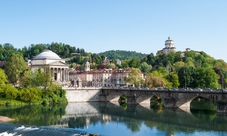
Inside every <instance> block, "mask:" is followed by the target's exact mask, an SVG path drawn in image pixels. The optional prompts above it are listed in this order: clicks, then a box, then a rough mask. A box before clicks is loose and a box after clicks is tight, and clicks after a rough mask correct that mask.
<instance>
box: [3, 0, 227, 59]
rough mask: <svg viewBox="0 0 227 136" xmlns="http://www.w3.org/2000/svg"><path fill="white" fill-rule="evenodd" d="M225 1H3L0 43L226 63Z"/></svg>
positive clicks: (226, 20) (226, 25) (226, 12)
mask: <svg viewBox="0 0 227 136" xmlns="http://www.w3.org/2000/svg"><path fill="white" fill-rule="evenodd" d="M226 6H227V1H226V0H32V1H31V0H1V1H0V44H4V43H11V44H12V45H13V46H14V47H16V48H22V47H24V46H27V47H28V46H30V45H31V44H38V43H51V42H62V43H65V44H69V45H71V46H75V47H77V48H84V49H85V51H87V52H92V53H99V52H104V51H107V50H130V51H137V52H141V53H147V54H149V53H151V52H153V53H156V52H157V50H160V49H162V48H164V42H165V40H166V39H167V38H168V37H169V36H170V37H171V39H173V40H174V42H175V46H176V48H177V50H181V51H183V50H185V48H191V49H193V50H197V51H205V52H206V53H208V54H209V55H211V56H213V57H215V58H216V59H223V60H225V61H227V55H226V49H227V42H226V40H225V39H226V36H227V8H226Z"/></svg>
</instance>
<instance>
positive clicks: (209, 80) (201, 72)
mask: <svg viewBox="0 0 227 136" xmlns="http://www.w3.org/2000/svg"><path fill="white" fill-rule="evenodd" d="M195 77H196V78H195V80H194V87H200V88H206V87H208V88H219V87H220V85H219V84H218V79H219V78H220V77H219V76H218V75H217V74H216V73H215V71H214V70H213V69H211V68H203V67H199V68H197V69H195Z"/></svg>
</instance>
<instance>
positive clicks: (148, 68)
mask: <svg viewBox="0 0 227 136" xmlns="http://www.w3.org/2000/svg"><path fill="white" fill-rule="evenodd" d="M139 68H140V70H141V71H142V72H143V73H144V74H145V75H147V74H149V73H150V71H151V69H152V66H151V65H148V64H147V63H146V62H143V63H142V64H141V65H140V67H139Z"/></svg>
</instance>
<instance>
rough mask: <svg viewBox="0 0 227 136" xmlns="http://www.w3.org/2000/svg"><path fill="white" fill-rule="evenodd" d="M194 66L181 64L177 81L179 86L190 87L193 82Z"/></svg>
mask: <svg viewBox="0 0 227 136" xmlns="http://www.w3.org/2000/svg"><path fill="white" fill-rule="evenodd" d="M194 75H195V68H194V67H192V66H183V67H182V68H181V69H180V70H179V72H178V77H179V82H180V86H181V87H188V86H189V87H191V86H192V84H193V82H194Z"/></svg>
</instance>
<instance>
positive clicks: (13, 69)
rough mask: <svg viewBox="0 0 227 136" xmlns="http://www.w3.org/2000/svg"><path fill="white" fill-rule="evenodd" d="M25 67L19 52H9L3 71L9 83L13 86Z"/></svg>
mask: <svg viewBox="0 0 227 136" xmlns="http://www.w3.org/2000/svg"><path fill="white" fill-rule="evenodd" d="M26 69H27V67H26V64H25V61H24V59H23V57H22V56H21V55H19V54H15V53H13V54H11V55H10V57H9V58H8V59H7V61H6V67H5V72H6V75H7V77H8V80H9V82H10V83H12V84H13V85H14V86H15V85H16V84H17V82H18V80H19V78H20V76H23V75H22V74H23V72H24V71H25V70H26Z"/></svg>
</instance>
